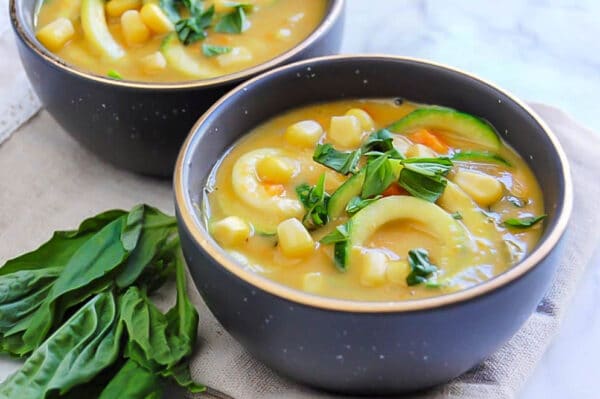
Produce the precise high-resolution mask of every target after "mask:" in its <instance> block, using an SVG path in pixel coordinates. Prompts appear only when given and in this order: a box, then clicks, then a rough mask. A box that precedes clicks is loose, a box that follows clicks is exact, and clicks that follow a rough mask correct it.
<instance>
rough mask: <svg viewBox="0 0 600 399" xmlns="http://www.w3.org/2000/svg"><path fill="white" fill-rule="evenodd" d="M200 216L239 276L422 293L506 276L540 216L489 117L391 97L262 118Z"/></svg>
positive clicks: (391, 294) (223, 163) (517, 160)
mask: <svg viewBox="0 0 600 399" xmlns="http://www.w3.org/2000/svg"><path fill="white" fill-rule="evenodd" d="M206 192H207V195H206V196H205V201H204V203H203V205H202V216H203V217H204V220H205V222H206V223H207V226H208V228H209V231H210V232H211V234H212V236H213V237H214V239H215V240H216V241H217V242H218V243H219V244H220V245H221V246H222V247H223V248H224V249H225V250H226V251H227V252H229V254H231V256H232V257H234V258H235V259H236V260H237V261H238V262H239V263H241V264H242V265H243V266H244V267H245V268H247V269H250V270H252V271H254V272H256V273H259V274H262V275H264V276H265V277H268V278H270V279H272V280H275V281H277V282H280V283H281V284H285V285H287V286H290V287H293V288H296V289H299V290H303V291H306V292H309V293H312V294H316V295H322V296H328V297H335V298H343V299H352V300H365V301H394V300H407V299H411V298H422V297H430V296H434V295H440V294H443V293H448V292H452V291H456V290H461V289H465V288H467V287H469V286H472V285H474V284H477V283H480V282H483V281H485V280H488V279H490V278H492V277H493V276H495V275H498V274H499V273H502V272H504V271H505V270H507V269H508V268H510V267H511V266H512V265H514V264H515V263H517V262H518V261H520V260H521V259H522V258H523V257H524V256H525V255H526V254H527V253H528V252H530V251H531V250H532V248H533V247H534V246H535V244H536V242H537V241H538V240H539V238H540V234H541V231H542V224H543V222H542V219H543V218H544V217H545V215H544V214H543V212H544V204H543V201H542V194H541V191H540V188H539V186H538V183H537V182H536V180H535V177H534V176H533V174H532V172H531V170H530V169H529V168H528V166H527V164H526V163H525V162H524V161H523V159H522V158H521V157H520V156H519V155H518V154H517V153H516V152H515V151H514V150H513V149H512V148H510V147H509V146H508V145H507V144H506V143H504V142H503V141H502V140H501V139H500V138H499V136H498V134H497V133H496V131H495V130H494V128H493V127H492V126H491V125H489V124H488V123H487V122H486V121H484V120H482V119H480V118H477V117H475V116H472V115H469V114H466V113H462V112H459V111H456V110H452V109H449V108H442V107H436V106H425V105H420V104H414V103H409V102H406V101H402V100H400V99H397V100H353V101H341V102H333V103H326V104H317V105H313V106H307V107H303V108H300V109H295V110H292V111H289V112H287V113H285V114H283V115H281V116H278V117H276V118H273V119H272V120H269V121H267V122H265V123H263V124H262V125H260V126H258V127H256V128H255V129H254V130H252V131H251V132H249V133H248V134H247V135H245V136H244V137H243V138H242V139H240V140H239V141H238V142H237V143H236V144H235V145H233V147H232V148H231V149H230V150H229V151H228V152H227V153H226V154H225V155H224V156H223V157H222V159H221V160H220V162H219V163H218V164H217V165H216V166H215V167H214V169H213V171H212V173H211V176H210V178H209V180H208V183H207V187H206Z"/></svg>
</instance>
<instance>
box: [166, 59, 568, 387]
mask: <svg viewBox="0 0 600 399" xmlns="http://www.w3.org/2000/svg"><path fill="white" fill-rule="evenodd" d="M396 96H400V97H404V98H407V99H410V100H413V101H417V102H424V103H431V104H439V105H445V106H449V107H454V108H458V109H460V110H462V111H466V112H469V113H472V114H475V115H479V116H481V117H484V118H486V119H487V120H489V121H490V122H491V123H492V124H493V125H494V126H495V127H496V128H497V129H498V131H499V132H501V134H502V136H503V137H504V138H505V139H506V140H507V141H508V142H509V143H510V144H511V145H512V146H514V148H515V149H516V150H517V151H518V152H519V153H520V154H521V155H522V156H523V157H524V158H525V159H526V160H527V162H528V163H529V165H530V166H531V168H532V169H533V171H534V173H535V175H536V176H537V178H538V180H539V182H540V184H541V186H542V188H543V190H544V199H545V201H546V211H547V213H548V219H547V221H546V223H545V224H546V227H545V231H544V234H543V237H542V239H541V241H540V243H539V244H538V245H537V247H536V248H535V249H534V251H533V252H532V253H531V254H530V255H529V256H527V258H526V259H525V260H524V261H523V262H521V263H519V264H518V265H516V266H514V267H513V268H512V269H510V270H509V271H507V272H505V273H503V274H501V275H499V276H497V277H496V278H493V279H492V280H490V281H487V282H485V283H482V284H480V285H477V286H475V287H473V288H470V289H467V290H464V291H460V292H457V293H453V294H448V295H444V296H439V297H436V298H429V299H419V300H414V301H405V302H379V303H369V302H354V301H343V300H335V299H329V298H323V297H318V296H313V295H310V294H306V293H303V292H300V291H297V290H293V289H291V288H287V287H285V286H283V285H280V284H278V283H276V282H273V281H270V280H268V279H266V278H264V277H262V276H260V275H258V274H255V273H252V272H251V271H248V270H244V269H243V268H242V267H241V266H240V265H239V264H237V263H236V262H235V260H233V259H232V258H230V257H229V256H228V255H227V254H226V253H225V252H224V251H223V250H222V249H221V248H219V246H218V245H217V244H216V243H215V241H214V240H213V239H212V238H211V237H210V235H209V234H208V232H207V230H206V228H205V226H204V225H203V223H202V222H201V218H200V217H199V216H198V213H197V212H198V207H197V206H196V204H198V203H200V201H201V200H202V195H203V190H202V188H203V186H204V184H205V181H206V178H207V175H208V173H209V171H210V170H211V168H212V167H213V166H214V165H215V163H216V162H217V160H218V159H219V157H220V156H221V154H223V152H224V151H225V150H226V149H227V148H228V147H229V146H230V145H231V144H232V143H233V142H235V140H237V139H238V138H239V137H240V136H242V135H243V134H244V133H246V132H248V131H249V130H250V129H251V128H253V127H254V126H256V125H257V124H259V123H261V122H263V121H265V120H266V119H268V118H270V117H272V116H275V115H277V114H279V113H281V112H283V111H285V110H287V109H290V108H293V107H298V106H302V105H305V104H311V103H315V102H320V101H330V100H339V99H343V98H367V97H375V98H381V97H396ZM257 99H260V101H257ZM174 186H175V200H176V212H177V216H178V219H179V228H180V235H181V240H182V244H183V249H184V253H185V255H186V259H187V262H188V264H189V266H190V270H191V273H192V276H193V278H194V281H195V283H196V286H197V287H198V289H199V290H200V293H201V294H202V296H203V298H204V300H205V301H206V303H207V305H208V306H209V308H210V309H211V311H212V312H213V313H214V315H215V316H216V317H217V318H218V319H219V321H220V322H221V323H222V324H223V326H224V327H225V328H226V329H227V330H228V331H229V332H230V333H231V334H232V335H233V336H234V337H235V338H236V339H237V340H239V341H240V342H241V343H242V344H243V345H244V346H245V347H246V348H247V349H248V350H249V351H250V352H251V353H252V354H253V355H254V356H255V357H256V358H257V359H259V360H261V361H262V362H264V363H265V364H267V365H268V366H270V367H272V368H273V369H274V370H276V371H277V372H279V373H281V374H283V375H285V376H288V377H290V378H293V379H295V380H297V381H300V382H303V383H306V384H309V385H312V386H315V387H319V388H324V389H327V390H333V391H340V392H353V393H362V394H375V393H377V394H381V393H395V392H401V391H411V390H417V389H421V388H426V387H431V386H433V385H437V384H441V383H444V382H446V381H448V380H450V379H452V378H454V377H457V376H458V375H460V374H462V373H464V372H465V371H467V370H469V369H470V368H472V367H473V366H475V365H477V364H478V363H479V362H481V361H482V360H483V359H485V358H486V357H488V356H489V355H490V354H491V353H493V352H494V351H495V350H497V349H498V348H499V347H500V346H501V345H502V344H503V343H504V342H506V341H507V340H508V339H509V338H510V337H511V336H512V335H513V334H514V333H515V332H516V331H517V329H518V328H519V327H520V326H521V325H522V324H523V323H524V322H525V320H527V318H528V317H529V316H530V315H531V313H532V312H533V311H534V309H535V308H536V306H537V304H538V303H539V301H540V299H541V298H542V296H543V294H544V292H545V291H546V289H547V288H548V285H549V283H550V281H551V280H552V277H553V274H554V270H555V269H556V266H557V259H558V257H559V254H560V248H559V247H560V240H561V237H562V236H563V233H564V232H565V229H566V227H567V222H568V219H569V217H570V214H571V208H572V204H573V190H572V185H571V178H570V175H569V166H568V164H567V160H566V158H565V155H564V152H563V150H562V149H561V147H560V145H559V143H558V142H557V140H556V138H555V137H554V135H553V134H552V132H551V131H550V130H549V129H548V127H547V126H546V125H545V124H544V122H543V121H541V120H540V119H539V118H538V117H537V116H536V115H535V114H534V113H533V112H532V111H531V110H530V109H529V108H528V107H527V106H526V105H524V104H523V103H521V102H520V101H518V100H517V99H515V98H514V97H512V96H510V95H509V94H507V93H506V92H504V91H502V90H500V89H498V88H496V87H494V86H492V85H490V84H489V83H486V82H484V81H482V80H480V79H478V78H476V77H474V76H471V75H469V74H466V73H464V72H460V71H457V70H455V69H452V68H448V67H444V66H441V65H437V64H433V63H430V62H426V61H420V60H414V59H407V58H401V57H391V56H368V55H366V56H348V57H344V56H337V57H325V58H319V59H313V60H307V61H304V62H300V63H296V64H292V65H288V66H286V67H283V68H279V69H276V70H273V71H270V72H268V73H266V74H263V75H261V76H259V77H257V78H255V79H253V80H251V81H248V82H246V83H244V84H243V85H241V86H239V87H238V88H237V89H235V90H233V91H231V92H230V93H229V94H228V95H226V96H225V97H223V98H222V99H221V100H220V101H219V102H218V103H216V104H215V105H214V106H213V107H212V108H211V109H210V110H209V111H208V112H207V113H206V114H204V116H203V117H202V118H201V119H200V120H199V121H198V122H197V123H196V125H195V126H194V128H193V129H192V132H191V134H190V136H189V137H188V139H187V141H186V142H185V144H184V146H183V148H182V151H181V153H180V156H179V159H178V162H177V166H176V170H175V179H174Z"/></svg>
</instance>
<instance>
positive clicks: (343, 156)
mask: <svg viewBox="0 0 600 399" xmlns="http://www.w3.org/2000/svg"><path fill="white" fill-rule="evenodd" d="M360 155H361V151H360V150H356V151H348V152H344V151H338V150H336V149H335V148H333V146H332V145H331V144H318V145H317V147H316V148H315V152H314V153H313V160H314V161H315V162H317V163H320V164H321V165H324V166H327V167H328V168H330V169H333V170H335V171H336V172H338V173H341V174H343V175H348V174H350V173H356V172H357V167H358V161H359V160H360Z"/></svg>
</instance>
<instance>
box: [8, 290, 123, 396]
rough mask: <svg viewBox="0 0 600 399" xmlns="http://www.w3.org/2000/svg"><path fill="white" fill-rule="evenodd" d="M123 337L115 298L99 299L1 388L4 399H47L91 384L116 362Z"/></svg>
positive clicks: (82, 308) (95, 298)
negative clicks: (85, 384)
mask: <svg viewBox="0 0 600 399" xmlns="http://www.w3.org/2000/svg"><path fill="white" fill-rule="evenodd" d="M121 335H122V328H121V327H120V322H119V317H118V308H117V306H116V303H115V299H114V296H113V294H112V293H110V292H104V293H101V294H98V295H96V296H95V297H93V298H92V299H90V300H89V301H88V302H87V303H86V304H85V305H84V306H83V307H81V308H80V309H79V310H78V311H77V312H76V313H75V314H74V315H73V316H72V317H71V318H70V319H69V320H67V321H66V322H65V323H64V324H63V325H62V326H61V327H60V328H59V329H58V330H56V332H55V333H54V334H52V335H51V336H50V337H49V338H48V339H47V340H46V341H45V342H44V343H43V344H42V345H41V346H40V347H39V348H38V349H36V350H35V351H34V352H33V353H32V354H31V356H30V357H29V358H28V359H27V360H26V361H25V364H24V365H23V367H21V369H20V370H19V371H17V372H16V373H15V374H13V375H12V376H10V377H9V378H8V379H7V380H6V381H5V382H3V383H2V384H1V385H0V399H9V398H11V399H14V398H19V399H30V398H31V399H34V398H35V399H43V398H47V397H50V396H51V395H54V396H55V395H57V394H59V395H62V394H64V393H66V392H68V391H69V390H70V389H71V388H73V387H74V386H76V385H80V384H84V383H87V382H89V381H91V380H92V379H93V378H94V377H95V376H96V375H98V374H99V373H100V372H101V371H102V370H104V369H105V368H107V367H109V366H110V365H111V364H113V363H114V362H115V361H116V359H117V357H118V355H119V346H120V340H121Z"/></svg>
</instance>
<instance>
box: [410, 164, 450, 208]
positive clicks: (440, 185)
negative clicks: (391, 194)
mask: <svg viewBox="0 0 600 399" xmlns="http://www.w3.org/2000/svg"><path fill="white" fill-rule="evenodd" d="M402 165H403V166H404V168H403V169H402V171H401V172H400V177H399V178H398V184H400V187H402V188H404V189H405V190H406V191H408V192H409V193H410V194H411V195H413V196H415V197H418V198H421V199H424V200H426V201H429V202H435V201H437V200H438V198H439V197H440V196H441V195H442V193H443V192H444V189H445V188H446V184H447V183H448V181H447V180H446V177H445V176H446V175H447V174H448V172H449V171H450V169H452V161H450V160H449V159H448V158H411V159H405V160H403V161H402Z"/></svg>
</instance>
